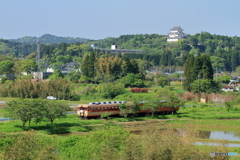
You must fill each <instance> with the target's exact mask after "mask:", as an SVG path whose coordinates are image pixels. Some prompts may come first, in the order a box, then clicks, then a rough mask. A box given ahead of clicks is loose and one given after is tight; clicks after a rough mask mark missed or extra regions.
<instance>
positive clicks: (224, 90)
mask: <svg viewBox="0 0 240 160" xmlns="http://www.w3.org/2000/svg"><path fill="white" fill-rule="evenodd" d="M233 90H234V86H230V85H228V86H223V88H222V89H221V91H223V92H228V91H232V92H233Z"/></svg>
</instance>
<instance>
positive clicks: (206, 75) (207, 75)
mask: <svg viewBox="0 0 240 160" xmlns="http://www.w3.org/2000/svg"><path fill="white" fill-rule="evenodd" d="M201 73H202V74H201V77H202V78H203V79H210V80H213V74H214V72H213V68H212V63H211V60H210V56H209V55H206V54H203V55H202V72H201Z"/></svg>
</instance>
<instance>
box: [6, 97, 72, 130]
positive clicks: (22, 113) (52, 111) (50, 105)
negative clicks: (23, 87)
mask: <svg viewBox="0 0 240 160" xmlns="http://www.w3.org/2000/svg"><path fill="white" fill-rule="evenodd" d="M7 105H8V107H6V108H5V111H6V114H5V116H6V117H10V118H14V119H20V120H21V121H22V127H25V124H26V123H27V122H28V126H31V122H32V120H34V122H35V123H39V122H40V121H42V120H43V119H48V120H49V122H50V124H51V125H53V122H54V120H55V119H56V118H60V117H64V116H65V113H66V112H67V111H71V108H70V107H69V106H68V105H67V104H66V103H65V102H60V101H53V100H40V99H18V100H12V101H9V102H7Z"/></svg>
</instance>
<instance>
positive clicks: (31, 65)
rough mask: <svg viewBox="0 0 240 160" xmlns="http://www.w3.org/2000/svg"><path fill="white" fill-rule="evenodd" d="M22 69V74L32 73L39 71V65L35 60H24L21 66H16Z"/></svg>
mask: <svg viewBox="0 0 240 160" xmlns="http://www.w3.org/2000/svg"><path fill="white" fill-rule="evenodd" d="M16 67H19V68H20V71H21V72H28V73H30V72H32V71H36V70H37V64H36V62H35V61H33V60H23V61H20V66H16Z"/></svg>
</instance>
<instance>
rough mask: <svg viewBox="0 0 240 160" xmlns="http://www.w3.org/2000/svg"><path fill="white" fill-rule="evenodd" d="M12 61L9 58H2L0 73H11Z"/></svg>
mask: <svg viewBox="0 0 240 160" xmlns="http://www.w3.org/2000/svg"><path fill="white" fill-rule="evenodd" d="M13 66H14V62H13V61H11V60H4V61H1V62H0V74H12V73H13Z"/></svg>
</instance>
